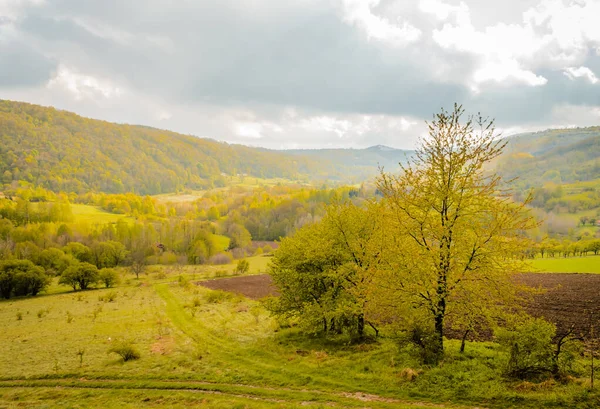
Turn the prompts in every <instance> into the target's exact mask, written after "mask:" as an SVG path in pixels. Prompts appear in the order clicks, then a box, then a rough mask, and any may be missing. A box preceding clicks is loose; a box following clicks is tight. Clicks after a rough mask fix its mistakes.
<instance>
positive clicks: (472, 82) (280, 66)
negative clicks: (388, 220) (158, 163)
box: [0, 0, 600, 149]
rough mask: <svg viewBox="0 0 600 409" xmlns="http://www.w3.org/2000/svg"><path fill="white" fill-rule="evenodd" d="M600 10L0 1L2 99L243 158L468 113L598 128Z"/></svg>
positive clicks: (521, 2)
mask: <svg viewBox="0 0 600 409" xmlns="http://www.w3.org/2000/svg"><path fill="white" fill-rule="evenodd" d="M599 16H600V0H573V1H569V0H565V1H561V0H541V1H540V0H533V1H532V0H503V1H497V0H496V1H488V0H476V1H454V0H414V1H406V0H294V1H292V0H211V1H208V0H206V1H205V0H169V1H158V0H0V99H10V100H17V101H26V102H31V103H35V104H41V105H47V106H54V107H56V108H59V109H64V110H68V111H73V112H76V113H78V114H80V115H84V116H87V117H91V118H97V119H103V120H108V121H113V122H120V123H130V124H143V125H148V126H153V127H157V128H161V129H169V130H173V131H176V132H181V133H185V134H192V135H196V136H199V137H206V138H213V139H216V140H221V141H227V142H230V143H241V144H245V145H251V146H262V147H266V148H273V149H287V148H331V147H354V148H363V147H368V146H372V145H377V144H381V145H387V146H392V147H397V148H405V149H410V148H414V147H415V144H416V143H417V141H418V138H419V137H422V136H424V135H425V134H426V132H427V125H426V121H428V120H430V119H431V118H432V117H433V115H434V114H435V113H437V112H440V110H441V109H442V108H444V109H452V107H453V104H454V103H459V104H462V105H463V107H464V108H465V110H466V112H467V113H472V114H475V113H478V112H481V114H483V115H484V116H487V117H491V118H495V121H496V127H497V130H498V132H500V133H502V134H503V135H511V134H515V133H519V132H526V131H537V130H544V129H548V128H557V127H573V126H590V125H599V124H600V24H599V23H598V19H599Z"/></svg>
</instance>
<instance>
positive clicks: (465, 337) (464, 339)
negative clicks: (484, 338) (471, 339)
mask: <svg viewBox="0 0 600 409" xmlns="http://www.w3.org/2000/svg"><path fill="white" fill-rule="evenodd" d="M469 332H471V330H470V329H468V330H466V331H465V333H464V334H463V336H462V340H461V341H460V353H461V354H462V353H463V352H465V343H466V341H467V336H468V335H469Z"/></svg>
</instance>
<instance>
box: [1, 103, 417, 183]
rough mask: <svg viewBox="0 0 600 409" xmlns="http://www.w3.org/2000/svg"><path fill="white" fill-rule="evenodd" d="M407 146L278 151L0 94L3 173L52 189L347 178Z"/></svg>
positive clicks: (393, 161)
mask: <svg viewBox="0 0 600 409" xmlns="http://www.w3.org/2000/svg"><path fill="white" fill-rule="evenodd" d="M404 156H405V151H401V150H397V149H392V148H387V147H383V148H382V147H373V148H369V149H356V150H354V149H327V150H314V151H310V150H303V151H275V150H268V149H262V148H250V147H247V146H243V145H232V144H228V143H224V142H217V141H215V140H211V139H202V138H197V137H194V136H190V135H182V134H178V133H175V132H169V131H164V130H160V129H155V128H151V127H147V126H137V125H122V124H114V123H110V122H106V121H100V120H95V119H88V118H84V117H81V116H79V115H76V114H73V113H70V112H66V111H61V110H57V109H54V108H48V107H42V106H38V105H33V104H28V103H21V102H13V101H3V100H0V175H1V176H2V182H3V183H4V184H5V185H8V184H11V183H12V182H14V181H21V180H25V181H28V182H31V183H34V184H36V185H40V186H43V187H45V188H48V189H50V190H53V191H67V192H77V193H82V192H88V191H102V192H108V193H122V192H135V193H139V194H159V193H168V192H174V191H176V190H179V189H182V188H191V189H203V188H209V187H214V186H223V185H224V184H226V183H227V180H228V177H230V176H234V175H238V174H240V175H244V174H245V175H249V176H254V177H261V178H274V177H278V178H287V179H302V180H309V179H310V180H334V181H350V178H365V177H368V176H372V175H375V174H376V173H377V169H378V166H380V165H383V166H385V167H386V168H387V169H391V168H392V166H394V165H397V163H398V161H400V160H402V159H403V157H404Z"/></svg>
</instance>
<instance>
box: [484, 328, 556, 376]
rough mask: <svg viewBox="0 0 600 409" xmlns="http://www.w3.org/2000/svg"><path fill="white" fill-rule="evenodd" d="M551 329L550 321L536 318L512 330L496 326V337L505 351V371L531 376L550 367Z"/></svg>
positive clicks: (540, 373) (508, 373)
mask: <svg viewBox="0 0 600 409" xmlns="http://www.w3.org/2000/svg"><path fill="white" fill-rule="evenodd" d="M555 333H556V327H555V326H554V324H551V323H549V322H546V321H544V320H543V319H540V318H535V319H531V320H528V321H527V322H525V323H523V324H520V325H518V326H517V327H516V328H515V329H513V330H507V329H502V328H501V329H499V330H498V331H497V332H496V337H497V340H498V342H499V343H500V345H501V346H502V347H503V348H504V349H505V350H506V352H507V353H508V358H507V361H506V363H505V373H506V375H507V376H509V377H511V378H515V379H532V378H538V377H540V376H543V375H547V374H549V373H550V372H551V371H552V369H553V368H554V347H553V344H552V338H553V337H554V335H555Z"/></svg>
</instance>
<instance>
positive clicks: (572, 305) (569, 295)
mask: <svg viewBox="0 0 600 409" xmlns="http://www.w3.org/2000/svg"><path fill="white" fill-rule="evenodd" d="M522 282H523V283H524V284H526V285H529V286H531V287H542V288H545V289H547V291H546V292H545V293H543V294H539V295H536V296H535V297H534V301H533V303H532V304H531V305H530V306H529V307H528V311H529V313H530V314H531V315H533V316H536V317H543V318H545V319H546V320H548V321H550V322H553V323H554V324H556V327H557V334H562V333H564V332H566V331H568V330H569V328H570V327H571V326H573V327H574V329H575V333H576V334H578V335H583V336H587V335H588V334H589V330H590V325H591V324H592V323H593V324H594V327H595V328H594V332H595V336H596V337H597V336H598V335H600V275H597V274H556V273H543V274H541V273H538V274H525V275H524V276H523V278H522Z"/></svg>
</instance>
